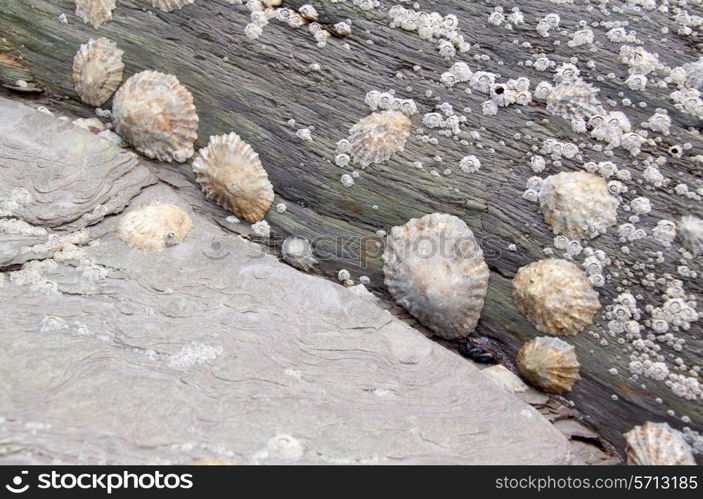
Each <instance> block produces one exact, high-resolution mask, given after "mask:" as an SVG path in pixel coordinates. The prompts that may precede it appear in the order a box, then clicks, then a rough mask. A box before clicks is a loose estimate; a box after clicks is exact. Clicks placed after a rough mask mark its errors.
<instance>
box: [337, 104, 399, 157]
mask: <svg viewBox="0 0 703 499" xmlns="http://www.w3.org/2000/svg"><path fill="white" fill-rule="evenodd" d="M410 124H411V121H410V118H408V117H407V116H406V115H405V114H403V113H401V112H400V111H383V112H377V113H371V114H370V115H368V116H366V117H365V118H362V119H361V120H359V122H358V123H357V124H356V125H354V126H353V127H352V128H351V130H350V132H349V142H350V143H351V147H352V157H353V158H354V161H356V162H357V163H358V164H359V165H360V166H361V167H362V168H366V167H367V166H369V165H370V164H371V163H383V162H384V161H386V160H387V159H388V158H390V157H391V156H393V154H395V153H397V152H399V151H402V150H403V149H404V148H405V143H406V142H407V140H408V137H409V136H410Z"/></svg>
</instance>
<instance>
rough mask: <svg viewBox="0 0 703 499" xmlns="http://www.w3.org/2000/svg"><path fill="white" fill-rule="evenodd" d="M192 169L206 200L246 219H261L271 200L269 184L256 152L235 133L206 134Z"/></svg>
mask: <svg viewBox="0 0 703 499" xmlns="http://www.w3.org/2000/svg"><path fill="white" fill-rule="evenodd" d="M193 171H194V172H195V174H196V180H197V181H198V183H199V184H200V186H201V187H202V189H203V192H204V193H205V196H206V197H207V198H208V199H210V200H212V201H215V202H216V203H217V204H219V205H220V206H222V207H223V208H225V209H227V210H229V211H231V212H232V213H234V214H235V215H236V216H237V217H239V218H243V219H244V220H246V221H247V222H250V223H253V222H258V221H259V220H261V219H263V218H264V216H265V215H266V212H267V211H268V209H269V208H270V207H271V203H273V196H274V195H273V186H272V185H271V182H269V178H268V175H267V174H266V170H264V167H263V166H262V165H261V161H260V160H259V155H258V154H257V153H256V152H255V151H254V150H253V149H252V148H251V146H250V145H249V144H247V143H246V142H244V141H243V140H242V139H241V138H240V137H239V135H237V134H236V133H230V134H229V135H220V136H216V137H210V142H209V143H208V145H207V147H205V148H203V149H201V150H200V152H199V155H198V157H197V158H196V159H195V161H193Z"/></svg>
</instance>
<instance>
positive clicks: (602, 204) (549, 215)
mask: <svg viewBox="0 0 703 499" xmlns="http://www.w3.org/2000/svg"><path fill="white" fill-rule="evenodd" d="M539 204H540V208H541V209H542V213H543V214H544V219H545V220H546V222H547V223H548V224H549V225H551V227H552V230H553V231H554V233H555V234H563V235H565V236H566V237H569V238H571V239H592V238H594V237H596V236H598V235H599V234H604V233H605V232H606V229H607V228H608V227H610V226H612V225H615V223H616V222H617V209H618V204H619V201H618V200H617V199H616V198H614V197H613V196H612V195H611V194H610V193H609V192H608V186H607V184H606V182H605V179H603V178H602V177H599V176H597V175H593V174H591V173H588V172H562V173H557V174H556V175H551V176H549V177H547V178H546V179H545V181H544V182H543V183H542V187H541V188H540V191H539Z"/></svg>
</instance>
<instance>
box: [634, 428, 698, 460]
mask: <svg viewBox="0 0 703 499" xmlns="http://www.w3.org/2000/svg"><path fill="white" fill-rule="evenodd" d="M625 441H626V442H627V445H626V447H625V453H626V454H627V464H633V465H638V466H650V465H657V466H662V465H667V466H673V465H695V464H696V460H695V458H694V457H693V451H692V449H691V446H690V445H688V443H687V442H686V440H684V438H683V435H682V434H681V432H680V431H677V430H674V429H673V428H671V427H670V426H669V425H668V424H667V423H652V422H649V421H648V422H646V423H644V424H643V425H642V426H635V427H634V428H633V429H631V430H630V431H628V432H627V433H625Z"/></svg>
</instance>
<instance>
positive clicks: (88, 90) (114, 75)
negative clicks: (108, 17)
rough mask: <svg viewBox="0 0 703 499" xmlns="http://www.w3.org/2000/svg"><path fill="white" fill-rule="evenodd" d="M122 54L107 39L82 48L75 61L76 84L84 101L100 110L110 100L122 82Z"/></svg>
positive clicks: (86, 44)
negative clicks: (99, 107) (98, 107)
mask: <svg viewBox="0 0 703 499" xmlns="http://www.w3.org/2000/svg"><path fill="white" fill-rule="evenodd" d="M122 54H124V52H123V51H122V50H120V49H118V48H117V44H116V43H115V42H113V41H110V40H108V39H107V38H98V39H97V40H90V41H88V43H85V44H83V45H81V46H80V48H79V49H78V52H77V53H76V56H75V57H74V59H73V84H74V86H75V89H76V93H77V94H78V96H79V97H80V98H81V100H82V101H83V102H85V103H86V104H89V105H91V106H96V107H97V106H101V105H102V104H104V103H105V102H107V101H108V100H110V97H111V96H112V94H114V93H115V90H117V87H119V86H120V83H121V82H122V75H123V71H124V63H123V62H122Z"/></svg>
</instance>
